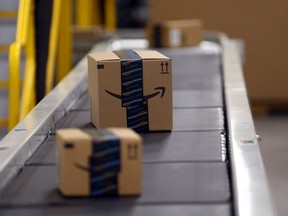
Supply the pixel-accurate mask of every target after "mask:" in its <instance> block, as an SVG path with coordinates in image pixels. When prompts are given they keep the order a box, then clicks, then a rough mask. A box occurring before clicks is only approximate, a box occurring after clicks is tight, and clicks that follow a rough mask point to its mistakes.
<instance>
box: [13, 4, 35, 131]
mask: <svg viewBox="0 0 288 216" xmlns="http://www.w3.org/2000/svg"><path fill="white" fill-rule="evenodd" d="M34 39H35V35H34V1H33V0H21V1H20V2H19V12H18V18H17V32H16V41H15V42H14V43H12V44H11V46H10V49H9V122H8V127H9V129H12V128H13V127H14V126H15V125H16V124H17V123H18V121H19V120H20V119H22V118H23V117H24V116H25V115H26V114H27V113H28V112H29V111H30V110H31V109H32V108H33V107H34V105H35V90H34V86H35V70H36V63H35V41H34ZM23 49H25V51H26V64H25V73H24V74H25V75H24V82H23V90H22V95H23V97H22V101H21V109H20V92H21V80H20V64H21V53H22V50H23Z"/></svg>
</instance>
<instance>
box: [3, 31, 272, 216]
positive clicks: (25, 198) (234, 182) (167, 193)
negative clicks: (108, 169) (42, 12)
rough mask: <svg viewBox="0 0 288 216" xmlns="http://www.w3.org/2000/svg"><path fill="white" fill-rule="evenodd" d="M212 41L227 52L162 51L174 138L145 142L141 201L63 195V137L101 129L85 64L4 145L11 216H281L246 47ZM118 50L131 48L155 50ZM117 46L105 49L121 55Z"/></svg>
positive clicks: (155, 136) (207, 48) (154, 136)
mask: <svg viewBox="0 0 288 216" xmlns="http://www.w3.org/2000/svg"><path fill="white" fill-rule="evenodd" d="M211 39H212V40H213V41H217V40H218V42H220V43H221V47H220V46H219V45H218V44H215V43H211V42H207V43H206V42H203V43H202V44H201V45H200V46H199V47H198V48H187V49H173V50H172V51H171V50H161V51H162V52H163V53H166V54H167V55H168V56H170V57H171V58H172V59H173V82H174V91H173V97H174V104H173V108H174V129H173V131H172V132H171V133H169V132H163V133H160V132H157V133H156V132H155V133H145V134H141V135H142V137H143V140H144V146H143V177H142V180H143V182H142V183H143V184H142V189H143V192H142V195H141V196H140V197H130V198H129V197H126V198H125V197H121V198H114V199H87V198H73V199H72V198H70V199H68V198H65V197H63V196H62V195H61V194H60V193H59V192H58V191H57V169H56V155H55V154H56V152H55V133H54V132H55V129H56V128H59V127H60V128H66V127H93V125H92V124H91V123H90V119H89V103H88V96H87V85H85V83H86V79H87V74H85V71H86V61H85V60H82V61H81V62H80V63H79V64H78V65H77V66H76V67H75V69H74V70H73V72H72V73H70V75H68V77H67V78H66V79H65V80H64V81H63V82H61V83H60V84H59V85H58V87H56V88H55V89H54V90H53V91H52V92H51V93H50V94H49V95H48V96H46V97H45V98H44V100H43V101H42V102H40V103H39V104H38V105H37V107H36V108H35V109H34V110H33V112H31V113H30V114H29V115H28V116H27V117H26V118H25V119H24V120H23V121H22V122H21V123H20V124H18V125H17V126H16V128H15V129H14V130H13V131H12V132H11V133H9V134H8V136H6V137H5V138H4V139H3V141H2V142H0V156H1V157H0V177H1V181H0V189H4V190H2V194H1V198H0V213H1V215H21V216H22V215H23V214H24V215H26V214H27V215H46V214H48V215H50V214H51V215H108V216H109V215H111V216H116V215H117V216H119V215H120V216H122V215H123V216H124V215H125V216H126V215H129V216H146V215H157V216H162V215H163V216H164V215H165V216H170V215H171V216H172V215H184V216H186V215H187V216H188V215H189V216H190V215H211V216H219V215H221V216H230V215H239V216H246V215H253V216H254V215H263V216H264V215H265V216H266V215H267V216H270V215H271V216H274V215H276V214H275V211H274V209H273V204H272V201H271V199H270V194H269V190H268V184H267V180H266V175H265V171H264V169H263V162H262V160H261V155H260V151H259V147H258V142H257V138H256V135H255V129H254V125H253V121H252V117H251V113H250V109H249V104H248V99H247V92H246V88H245V84H244V80H243V76H242V69H241V61H240V58H239V54H238V53H237V49H236V45H235V43H234V42H233V41H231V40H229V39H228V38H227V37H226V36H225V35H221V34H220V35H217V37H215V35H214V36H213V34H212V35H211ZM114 42H115V45H117V47H121V44H122V45H123V44H124V45H125V44H126V45H129V44H130V45H129V48H133V46H134V45H135V44H136V45H139V44H142V45H144V44H145V41H144V40H136V41H132V42H131V40H123V41H122V42H121V40H118V41H117V40H116V41H114ZM114 42H113V43H112V45H109V46H107V44H105V43H101V44H99V45H97V47H95V50H98V51H100V50H111V49H113V44H114ZM132 45H133V46H132ZM122 48H125V46H124V47H122ZM138 48H141V47H138ZM142 48H143V47H142ZM222 48H223V52H222V50H221V49H222ZM222 74H224V76H225V79H222ZM222 80H224V83H222ZM83 93H84V95H83ZM224 96H225V105H224V103H223V102H224ZM76 99H77V101H76V103H75V100H76ZM73 104H74V105H73ZM60 120H61V122H60ZM226 132H227V133H226ZM41 144H42V145H41ZM40 145H41V146H40ZM39 146H40V148H38V147H39ZM227 146H229V151H228V153H227V150H226V149H227ZM36 149H38V150H37V151H36V152H35V150H36ZM32 153H34V154H33V155H32V156H31V154H32ZM228 154H229V155H228ZM11 155H12V156H11ZM28 158H29V160H28ZM227 158H228V159H229V160H227ZM3 164H4V165H3ZM20 168H22V169H21V170H22V172H19V169H20ZM16 173H18V175H17V176H16V177H14V178H13V175H15V174H16ZM11 179H12V180H13V181H11V182H10V183H9V181H10V180H11ZM2 180H3V181H2ZM7 183H9V184H8V185H7Z"/></svg>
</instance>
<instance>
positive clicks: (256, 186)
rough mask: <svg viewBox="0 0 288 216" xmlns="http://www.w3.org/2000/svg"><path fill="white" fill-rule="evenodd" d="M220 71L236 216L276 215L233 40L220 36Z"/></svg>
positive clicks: (239, 60)
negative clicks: (223, 86) (225, 106)
mask: <svg viewBox="0 0 288 216" xmlns="http://www.w3.org/2000/svg"><path fill="white" fill-rule="evenodd" d="M220 42H221V44H222V47H223V49H224V52H223V60H222V61H223V73H224V79H225V83H224V85H225V98H226V105H227V109H226V110H227V120H228V129H229V143H230V155H231V165H232V168H231V170H232V180H233V191H234V199H235V211H236V214H237V215H239V216H247V215H249V216H252V215H253V216H254V215H263V216H264V215H265V216H266V215H267V216H270V215H276V211H275V209H274V205H273V202H272V200H271V195H270V191H269V186H268V182H267V177H266V174H265V169H264V165H263V161H262V157H261V154H260V150H259V145H258V141H257V137H256V133H255V128H254V124H253V119H252V116H251V111H250V106H249V102H248V97H247V92H246V86H245V82H244V77H243V71H242V68H241V59H240V57H239V55H238V52H237V47H236V45H235V43H233V42H232V41H230V40H229V39H228V38H227V37H226V36H224V35H222V36H221V39H220Z"/></svg>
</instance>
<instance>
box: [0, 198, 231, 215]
mask: <svg viewBox="0 0 288 216" xmlns="http://www.w3.org/2000/svg"><path fill="white" fill-rule="evenodd" d="M231 211H232V210H231V207H230V205H229V204H227V203H223V204H208V205H207V204H206V205H205V204H195V205H187V204H182V205H180V204H173V205H172V204H170V205H165V206H163V205H160V206H157V205H149V206H148V205H136V206H125V205H122V206H117V207H113V206H111V205H109V204H108V205H107V204H106V205H105V204H104V205H103V204H102V205H101V206H99V205H97V200H96V201H95V205H93V206H92V205H89V206H87V205H83V206H80V207H78V206H77V207H73V206H69V207H63V206H51V207H49V208H43V207H38V208H35V207H30V208H26V207H25V208H15V209H11V208H3V209H2V210H1V215H2V216H8V215H9V216H10V215H13V216H23V215H29V216H39V215H53V216H63V215H69V216H74V215H87V216H95V215H96V214H97V215H107V216H132V215H133V216H147V215H151V216H175V215H181V216H191V215H193V216H194V215H201V216H202V215H205V216H206V215H207V216H208V215H209V216H219V215H221V216H229V215H230V214H231Z"/></svg>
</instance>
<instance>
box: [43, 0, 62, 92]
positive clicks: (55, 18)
mask: <svg viewBox="0 0 288 216" xmlns="http://www.w3.org/2000/svg"><path fill="white" fill-rule="evenodd" d="M61 4H62V1H59V0H54V1H53V9H52V10H53V13H52V20H51V28H50V38H49V52H48V59H47V66H46V86H45V92H46V94H48V93H49V92H50V91H51V89H52V88H53V84H54V77H55V76H54V74H55V60H56V58H55V56H56V50H57V45H58V35H59V20H60V14H61Z"/></svg>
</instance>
